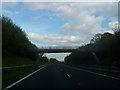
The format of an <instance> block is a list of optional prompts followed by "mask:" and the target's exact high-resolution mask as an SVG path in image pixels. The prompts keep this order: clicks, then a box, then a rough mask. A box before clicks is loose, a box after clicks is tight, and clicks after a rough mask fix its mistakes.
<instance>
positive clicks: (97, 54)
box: [65, 29, 120, 66]
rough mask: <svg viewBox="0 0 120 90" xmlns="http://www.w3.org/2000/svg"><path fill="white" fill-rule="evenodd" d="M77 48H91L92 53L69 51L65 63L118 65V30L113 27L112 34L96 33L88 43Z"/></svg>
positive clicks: (119, 64)
mask: <svg viewBox="0 0 120 90" xmlns="http://www.w3.org/2000/svg"><path fill="white" fill-rule="evenodd" d="M79 49H80V50H84V51H90V50H91V51H92V50H93V51H94V53H93V52H86V53H85V52H84V53H71V54H70V55H69V56H67V57H66V58H65V63H69V64H89V65H93V64H100V65H116V66H120V30H119V29H115V32H114V34H110V33H108V32H106V33H104V34H101V33H98V34H96V35H95V36H94V37H93V39H92V40H91V41H90V43H89V44H87V45H84V46H81V47H79ZM98 61H99V62H98Z"/></svg>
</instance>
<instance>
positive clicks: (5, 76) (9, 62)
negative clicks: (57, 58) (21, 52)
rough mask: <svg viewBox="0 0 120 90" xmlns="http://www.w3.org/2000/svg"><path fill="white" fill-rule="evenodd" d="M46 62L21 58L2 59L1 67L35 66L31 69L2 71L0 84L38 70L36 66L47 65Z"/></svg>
mask: <svg viewBox="0 0 120 90" xmlns="http://www.w3.org/2000/svg"><path fill="white" fill-rule="evenodd" d="M47 64H48V63H47V62H37V63H36V62H35V61H32V60H30V59H28V58H23V57H14V56H13V57H9V58H3V61H2V67H14V66H24V65H35V66H31V67H24V68H19V69H9V70H2V82H3V83H4V82H6V81H8V80H12V79H14V78H15V77H17V76H20V75H23V74H24V73H29V72H31V71H34V70H36V69H37V68H38V66H42V65H43V66H44V65H47Z"/></svg>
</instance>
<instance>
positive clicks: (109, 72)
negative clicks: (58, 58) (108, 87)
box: [68, 65, 120, 78]
mask: <svg viewBox="0 0 120 90" xmlns="http://www.w3.org/2000/svg"><path fill="white" fill-rule="evenodd" d="M68 66H69V67H74V68H77V69H82V70H86V71H91V72H95V73H99V74H104V75H108V76H112V77H117V78H120V72H112V71H104V70H98V69H93V68H88V67H81V66H78V65H68Z"/></svg>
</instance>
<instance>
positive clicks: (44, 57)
mask: <svg viewBox="0 0 120 90" xmlns="http://www.w3.org/2000/svg"><path fill="white" fill-rule="evenodd" d="M38 63H61V62H60V61H58V60H57V59H56V58H50V59H49V58H47V57H46V56H43V57H42V58H40V60H39V62H38Z"/></svg>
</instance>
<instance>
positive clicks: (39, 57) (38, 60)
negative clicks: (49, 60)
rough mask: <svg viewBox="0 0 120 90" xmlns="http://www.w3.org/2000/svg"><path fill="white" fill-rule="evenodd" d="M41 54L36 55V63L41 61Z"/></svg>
mask: <svg viewBox="0 0 120 90" xmlns="http://www.w3.org/2000/svg"><path fill="white" fill-rule="evenodd" d="M43 54H44V53H38V58H37V61H36V63H38V62H40V60H41V58H42V56H43Z"/></svg>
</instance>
